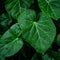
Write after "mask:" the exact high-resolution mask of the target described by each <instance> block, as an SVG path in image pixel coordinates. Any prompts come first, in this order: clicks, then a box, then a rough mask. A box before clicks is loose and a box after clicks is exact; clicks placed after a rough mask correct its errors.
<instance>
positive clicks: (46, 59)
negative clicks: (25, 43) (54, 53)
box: [42, 54, 55, 60]
mask: <svg viewBox="0 0 60 60" xmlns="http://www.w3.org/2000/svg"><path fill="white" fill-rule="evenodd" d="M42 58H43V60H55V59H53V58H51V57H49V55H48V54H45V55H44V56H43V57H42Z"/></svg>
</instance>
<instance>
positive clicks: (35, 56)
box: [31, 54, 39, 60]
mask: <svg viewBox="0 0 60 60" xmlns="http://www.w3.org/2000/svg"><path fill="white" fill-rule="evenodd" d="M31 60H39V59H38V55H37V54H34V55H33V57H32V59H31Z"/></svg>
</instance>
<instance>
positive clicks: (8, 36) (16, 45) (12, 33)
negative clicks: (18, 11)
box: [0, 24, 23, 57]
mask: <svg viewBox="0 0 60 60" xmlns="http://www.w3.org/2000/svg"><path fill="white" fill-rule="evenodd" d="M20 35H21V29H20V28H19V25H18V24H14V25H13V26H12V27H11V28H10V29H9V30H8V31H7V32H5V33H4V35H3V36H2V37H1V39H0V56H3V57H4V56H5V57H8V56H12V55H14V54H16V53H17V52H18V51H19V50H20V49H21V48H22V46H23V42H22V40H21V39H19V38H18V37H19V36H20Z"/></svg>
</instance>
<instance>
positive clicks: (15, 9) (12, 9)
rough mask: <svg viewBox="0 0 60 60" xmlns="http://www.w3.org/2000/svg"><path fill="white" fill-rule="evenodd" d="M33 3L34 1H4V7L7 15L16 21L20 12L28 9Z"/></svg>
mask: <svg viewBox="0 0 60 60" xmlns="http://www.w3.org/2000/svg"><path fill="white" fill-rule="evenodd" d="M33 2H34V0H31V1H30V0H6V5H5V7H6V10H7V11H8V13H9V14H10V15H12V17H14V18H15V19H17V18H18V17H19V16H20V14H21V12H23V11H24V10H25V9H26V8H29V7H30V5H31V4H32V3H33Z"/></svg>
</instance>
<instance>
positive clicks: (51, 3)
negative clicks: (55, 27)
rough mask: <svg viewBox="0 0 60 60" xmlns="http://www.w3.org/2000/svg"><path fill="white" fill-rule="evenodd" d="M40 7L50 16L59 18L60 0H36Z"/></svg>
mask: <svg viewBox="0 0 60 60" xmlns="http://www.w3.org/2000/svg"><path fill="white" fill-rule="evenodd" d="M38 3H39V7H40V9H41V10H42V11H43V12H45V13H46V14H47V16H50V17H51V18H53V19H55V20H58V19H59V18H60V13H59V12H60V0H38Z"/></svg>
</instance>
